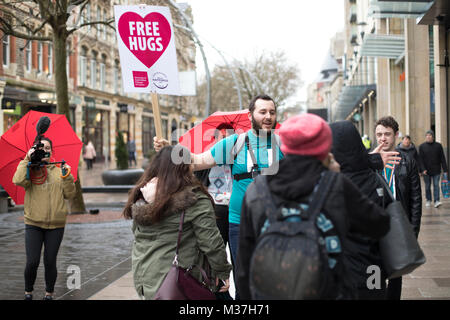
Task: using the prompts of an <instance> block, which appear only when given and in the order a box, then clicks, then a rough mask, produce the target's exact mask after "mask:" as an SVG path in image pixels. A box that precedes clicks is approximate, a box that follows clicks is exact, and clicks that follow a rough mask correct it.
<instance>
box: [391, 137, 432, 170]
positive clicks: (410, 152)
mask: <svg viewBox="0 0 450 320" xmlns="http://www.w3.org/2000/svg"><path fill="white" fill-rule="evenodd" d="M395 149H396V150H398V151H402V152H404V153H406V154H408V155H409V157H410V158H412V159H414V160H415V161H416V164H417V169H418V170H419V172H423V171H424V170H425V168H424V167H423V163H422V159H420V157H419V153H418V152H417V149H416V146H415V145H414V143H412V142H411V145H410V146H409V147H408V148H406V147H405V146H404V145H403V144H402V143H401V142H400V143H399V144H398V145H397V147H396V148H395Z"/></svg>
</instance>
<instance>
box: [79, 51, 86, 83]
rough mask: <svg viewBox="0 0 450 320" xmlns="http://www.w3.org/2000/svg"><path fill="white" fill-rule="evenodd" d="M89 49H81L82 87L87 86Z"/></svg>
mask: <svg viewBox="0 0 450 320" xmlns="http://www.w3.org/2000/svg"><path fill="white" fill-rule="evenodd" d="M86 54H87V49H86V48H85V47H83V48H81V56H80V81H81V85H82V86H86V82H87V81H86V78H87V77H86V74H87V58H86Z"/></svg>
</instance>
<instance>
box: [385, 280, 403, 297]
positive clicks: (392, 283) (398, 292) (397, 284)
mask: <svg viewBox="0 0 450 320" xmlns="http://www.w3.org/2000/svg"><path fill="white" fill-rule="evenodd" d="M401 296H402V277H399V278H394V279H389V280H388V287H387V295H386V299H387V300H400V298H401Z"/></svg>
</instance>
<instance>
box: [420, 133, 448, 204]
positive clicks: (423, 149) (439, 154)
mask: <svg viewBox="0 0 450 320" xmlns="http://www.w3.org/2000/svg"><path fill="white" fill-rule="evenodd" d="M419 154H420V158H421V160H422V163H423V169H422V174H423V180H424V182H425V196H426V198H427V202H426V206H427V207H429V206H431V181H433V191H434V207H435V208H437V207H439V206H440V205H441V202H440V201H439V200H440V198H439V192H440V190H439V180H440V178H441V167H442V169H443V170H444V173H447V172H448V169H447V162H446V161H445V156H444V150H443V149H442V145H441V144H440V143H439V142H436V141H434V132H433V131H431V130H429V131H427V134H426V137H425V142H424V143H422V144H421V145H420V146H419Z"/></svg>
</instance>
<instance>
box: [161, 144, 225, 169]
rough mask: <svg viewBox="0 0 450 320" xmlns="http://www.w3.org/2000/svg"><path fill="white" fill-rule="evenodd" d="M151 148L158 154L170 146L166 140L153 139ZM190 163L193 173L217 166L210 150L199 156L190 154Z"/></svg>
mask: <svg viewBox="0 0 450 320" xmlns="http://www.w3.org/2000/svg"><path fill="white" fill-rule="evenodd" d="M153 146H154V148H155V151H156V152H159V150H161V149H162V148H164V147H166V146H170V142H169V141H167V140H166V139H158V138H157V137H154V138H153ZM191 163H192V164H193V165H194V171H200V170H205V169H210V168H212V167H215V166H216V165H217V164H216V161H215V160H214V157H213V156H212V153H211V150H207V151H205V152H203V153H200V154H195V153H192V152H191Z"/></svg>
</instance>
